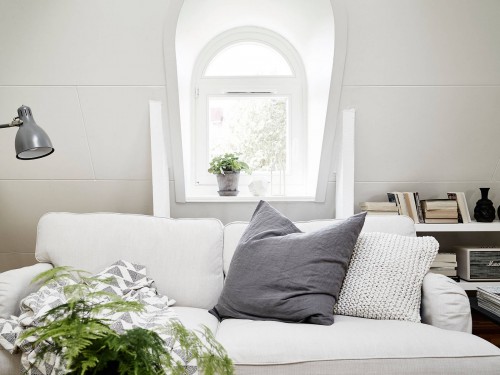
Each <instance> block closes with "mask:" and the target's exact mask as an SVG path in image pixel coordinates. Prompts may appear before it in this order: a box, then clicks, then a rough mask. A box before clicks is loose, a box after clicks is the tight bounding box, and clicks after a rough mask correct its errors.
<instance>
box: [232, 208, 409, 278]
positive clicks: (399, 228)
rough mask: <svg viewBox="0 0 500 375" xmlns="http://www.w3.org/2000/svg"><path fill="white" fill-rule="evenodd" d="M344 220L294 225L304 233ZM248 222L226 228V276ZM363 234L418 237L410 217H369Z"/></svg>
mask: <svg viewBox="0 0 500 375" xmlns="http://www.w3.org/2000/svg"><path fill="white" fill-rule="evenodd" d="M342 221H343V220H337V219H331V220H312V221H298V222H295V223H294V224H295V225H296V226H297V228H299V229H300V230H301V231H303V232H311V231H314V230H317V229H320V228H324V227H326V226H328V225H330V224H332V223H341V222H342ZM247 225H248V223H247V222H233V223H229V224H227V225H226V226H225V227H224V274H226V275H227V271H228V270H229V265H230V264H231V259H232V258H233V254H234V251H235V250H236V246H238V242H239V240H240V237H241V235H242V234H243V232H244V231H245V229H246V227H247ZM361 232H384V233H393V234H400V235H403V236H413V237H414V236H416V233H415V225H414V222H413V220H412V219H410V218H409V217H408V216H399V215H395V216H367V217H366V219H365V225H364V226H363V230H362V231H361Z"/></svg>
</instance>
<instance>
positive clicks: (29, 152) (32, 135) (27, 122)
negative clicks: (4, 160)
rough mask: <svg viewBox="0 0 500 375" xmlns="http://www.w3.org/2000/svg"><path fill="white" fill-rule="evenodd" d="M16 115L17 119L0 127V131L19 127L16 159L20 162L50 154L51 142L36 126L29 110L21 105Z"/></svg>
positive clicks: (51, 150)
mask: <svg viewBox="0 0 500 375" xmlns="http://www.w3.org/2000/svg"><path fill="white" fill-rule="evenodd" d="M17 114H18V117H15V118H14V119H13V120H12V122H11V123H9V124H5V125H0V129H1V128H12V127H14V126H17V127H19V130H18V131H17V134H16V157H17V158H18V159H21V160H33V159H40V158H43V157H44V156H48V155H50V154H52V153H53V152H54V147H52V142H51V141H50V138H49V136H48V135H47V133H45V132H44V131H43V129H42V128H41V127H39V126H38V125H37V124H36V122H35V119H34V118H33V114H32V113H31V108H30V107H27V106H25V105H22V106H20V107H19V108H18V109H17Z"/></svg>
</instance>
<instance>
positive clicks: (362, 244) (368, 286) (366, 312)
mask: <svg viewBox="0 0 500 375" xmlns="http://www.w3.org/2000/svg"><path fill="white" fill-rule="evenodd" d="M438 249H439V243H438V242H437V241H436V239H435V238H434V237H409V236H401V235H397V234H389V233H378V232H371V233H370V232H368V233H361V235H360V236H359V237H358V241H357V243H356V246H355V247H354V252H353V255H352V258H351V262H350V264H349V268H348V269H347V274H346V277H345V279H344V282H343V284H342V288H341V290H340V295H339V300H338V302H337V304H336V305H335V307H334V313H335V314H338V315H349V316H356V317H360V318H369V319H388V320H405V321H410V322H420V304H421V296H422V283H423V280H424V276H425V274H426V273H427V272H428V271H429V267H430V265H431V263H432V262H433V261H434V258H435V257H436V254H437V252H438Z"/></svg>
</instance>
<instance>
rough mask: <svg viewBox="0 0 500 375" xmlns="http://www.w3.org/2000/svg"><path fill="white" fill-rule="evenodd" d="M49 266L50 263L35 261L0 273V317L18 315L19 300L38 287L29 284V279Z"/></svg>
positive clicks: (49, 267) (50, 266)
mask: <svg viewBox="0 0 500 375" xmlns="http://www.w3.org/2000/svg"><path fill="white" fill-rule="evenodd" d="M51 268H52V265H51V264H50V263H37V264H35V265H33V266H29V267H23V268H17V269H14V270H10V271H5V272H2V273H0V318H6V319H8V318H10V316H11V315H19V312H20V311H19V303H20V302H21V300H22V299H23V298H24V297H26V296H27V295H28V294H30V293H32V292H34V291H35V290H37V289H38V288H39V287H40V285H36V284H31V280H33V278H34V277H35V276H37V275H38V274H40V273H42V272H44V271H47V270H49V269H51Z"/></svg>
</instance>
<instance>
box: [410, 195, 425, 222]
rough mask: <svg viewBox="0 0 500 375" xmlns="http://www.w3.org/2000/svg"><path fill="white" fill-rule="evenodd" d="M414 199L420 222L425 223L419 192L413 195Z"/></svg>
mask: <svg viewBox="0 0 500 375" xmlns="http://www.w3.org/2000/svg"><path fill="white" fill-rule="evenodd" d="M413 197H414V199H415V205H416V206H417V215H418V222H419V223H423V222H424V214H423V213H422V205H421V204H420V197H419V196H418V192H415V193H413Z"/></svg>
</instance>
